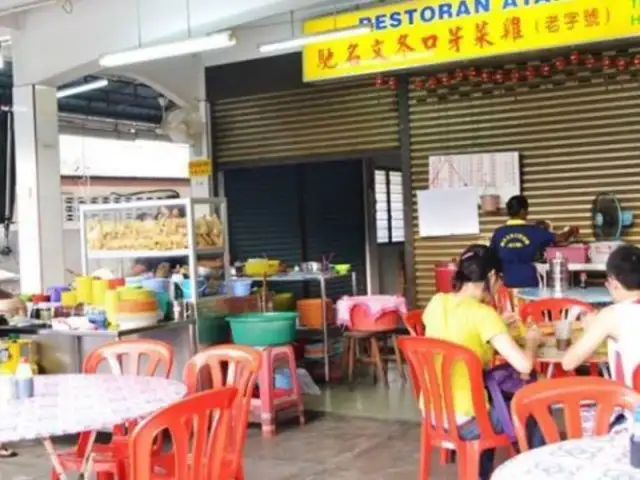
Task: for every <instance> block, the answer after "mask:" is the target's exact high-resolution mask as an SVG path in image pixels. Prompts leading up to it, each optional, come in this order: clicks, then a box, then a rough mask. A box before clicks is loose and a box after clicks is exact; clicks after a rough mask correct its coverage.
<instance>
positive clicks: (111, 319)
mask: <svg viewBox="0 0 640 480" xmlns="http://www.w3.org/2000/svg"><path fill="white" fill-rule="evenodd" d="M118 301H119V298H118V292H117V291H115V290H107V292H106V293H105V295H104V310H105V313H106V314H107V322H108V323H109V325H111V324H115V323H116V316H117V314H118Z"/></svg>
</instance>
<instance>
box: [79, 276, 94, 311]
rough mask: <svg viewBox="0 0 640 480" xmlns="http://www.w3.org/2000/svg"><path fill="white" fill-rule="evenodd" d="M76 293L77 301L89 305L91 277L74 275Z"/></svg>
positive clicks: (91, 293) (91, 296)
mask: <svg viewBox="0 0 640 480" xmlns="http://www.w3.org/2000/svg"><path fill="white" fill-rule="evenodd" d="M76 295H77V297H78V303H84V304H86V305H91V301H92V300H93V278H91V277H76Z"/></svg>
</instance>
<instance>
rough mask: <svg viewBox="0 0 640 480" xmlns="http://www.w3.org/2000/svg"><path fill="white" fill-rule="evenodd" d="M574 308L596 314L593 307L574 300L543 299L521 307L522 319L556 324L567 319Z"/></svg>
mask: <svg viewBox="0 0 640 480" xmlns="http://www.w3.org/2000/svg"><path fill="white" fill-rule="evenodd" d="M573 307H580V308H582V309H583V310H584V311H585V312H587V313H590V312H594V311H595V308H594V307H593V305H591V304H589V303H586V302H582V301H580V300H575V299H573V298H541V299H540V300H534V301H533V302H529V303H524V304H522V305H521V306H520V318H522V319H523V320H524V321H525V322H529V321H533V322H535V323H537V324H540V323H547V322H555V321H558V320H562V319H564V318H566V315H567V313H568V312H569V310H570V309H571V308H573Z"/></svg>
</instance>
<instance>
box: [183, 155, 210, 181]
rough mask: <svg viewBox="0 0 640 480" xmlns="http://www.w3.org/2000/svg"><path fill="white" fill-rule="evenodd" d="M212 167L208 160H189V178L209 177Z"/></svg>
mask: <svg viewBox="0 0 640 480" xmlns="http://www.w3.org/2000/svg"><path fill="white" fill-rule="evenodd" d="M212 174H213V165H212V162H211V159H210V158H193V159H191V160H189V178H194V177H210V176H211V175H212Z"/></svg>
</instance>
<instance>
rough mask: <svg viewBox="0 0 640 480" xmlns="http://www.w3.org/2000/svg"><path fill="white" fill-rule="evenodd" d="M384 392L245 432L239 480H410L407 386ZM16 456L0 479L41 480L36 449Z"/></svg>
mask: <svg viewBox="0 0 640 480" xmlns="http://www.w3.org/2000/svg"><path fill="white" fill-rule="evenodd" d="M390 380H391V388H390V389H389V390H387V389H385V388H383V387H382V386H374V385H373V382H372V381H371V379H370V378H369V377H367V376H365V377H362V378H361V379H360V380H359V381H358V384H357V387H356V388H355V389H352V388H350V387H348V386H346V385H336V386H332V387H331V388H329V389H325V391H323V394H322V395H321V396H317V397H311V396H309V397H307V398H306V399H305V405H306V408H307V409H308V410H309V411H311V410H313V411H316V412H324V413H318V414H311V413H310V414H309V416H310V418H309V423H308V424H307V425H306V426H304V427H303V428H299V427H298V426H297V425H296V424H295V422H293V423H287V424H285V425H282V426H280V425H279V430H278V434H277V436H276V437H275V438H274V439H271V440H264V439H262V437H261V435H260V430H259V429H258V428H257V427H256V428H253V427H252V428H251V429H250V432H249V438H248V440H247V446H246V453H245V465H246V477H247V480H252V479H260V480H280V479H282V480H294V479H295V480H298V479H300V480H321V479H326V480H329V479H330V480H342V479H345V480H346V479H354V480H356V479H365V478H366V479H368V480H378V479H380V480H382V479H384V480H394V479H402V480H406V479H409V480H410V479H416V478H417V470H418V445H419V424H418V422H417V419H418V414H417V410H416V406H415V400H414V398H413V393H412V390H411V386H410V385H409V384H404V383H403V382H402V381H401V380H400V378H399V377H398V376H397V375H393V374H392V375H391V379H390ZM17 448H18V450H19V452H20V456H19V457H18V458H15V459H11V460H2V461H0V480H12V479H18V478H25V477H26V478H31V479H38V480H40V479H46V478H48V472H49V462H48V459H47V458H46V457H45V455H44V452H43V449H42V447H41V446H40V445H39V444H33V445H20V446H18V447H17ZM432 465H433V470H432V475H431V477H430V478H432V479H433V480H448V479H452V480H453V479H456V478H457V475H456V470H455V467H453V466H446V467H443V466H440V465H439V462H438V460H437V459H436V458H435V457H434V461H433V462H432Z"/></svg>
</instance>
